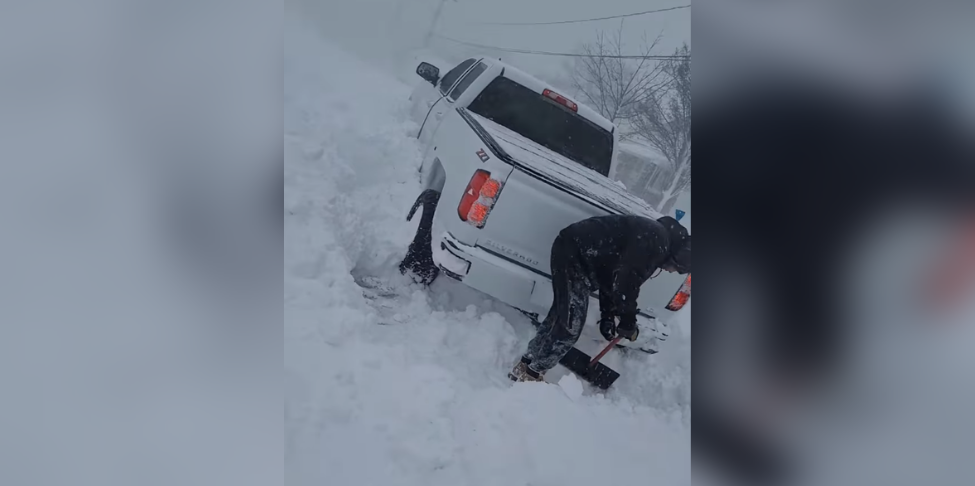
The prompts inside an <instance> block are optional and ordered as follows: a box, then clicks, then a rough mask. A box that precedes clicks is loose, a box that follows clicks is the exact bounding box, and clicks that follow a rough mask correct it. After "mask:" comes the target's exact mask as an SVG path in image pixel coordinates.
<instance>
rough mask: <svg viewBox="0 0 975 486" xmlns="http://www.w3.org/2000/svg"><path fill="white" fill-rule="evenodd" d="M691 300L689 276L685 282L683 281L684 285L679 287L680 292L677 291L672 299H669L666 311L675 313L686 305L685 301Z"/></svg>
mask: <svg viewBox="0 0 975 486" xmlns="http://www.w3.org/2000/svg"><path fill="white" fill-rule="evenodd" d="M689 300H691V276H690V275H688V276H687V280H684V284H683V285H681V286H680V290H678V291H677V295H675V296H674V298H673V299H670V303H669V304H667V310H669V311H672V312H677V311H679V310H681V309H683V308H684V306H685V305H687V301H689Z"/></svg>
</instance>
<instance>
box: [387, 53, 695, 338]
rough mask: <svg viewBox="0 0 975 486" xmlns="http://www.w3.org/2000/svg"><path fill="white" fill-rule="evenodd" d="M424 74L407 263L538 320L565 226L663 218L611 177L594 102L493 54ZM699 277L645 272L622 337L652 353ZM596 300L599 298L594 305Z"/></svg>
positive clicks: (605, 129) (612, 148)
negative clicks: (631, 323) (632, 334)
mask: <svg viewBox="0 0 975 486" xmlns="http://www.w3.org/2000/svg"><path fill="white" fill-rule="evenodd" d="M416 72H417V74H418V75H419V76H420V77H421V78H423V79H424V82H422V83H420V84H419V85H418V86H417V87H416V89H415V90H414V91H413V93H412V95H411V97H410V99H411V101H412V116H413V117H414V118H415V119H416V121H417V122H418V123H419V124H420V129H419V132H418V134H417V137H418V138H419V140H420V142H421V145H422V149H423V164H422V167H421V169H420V170H421V180H422V186H423V189H424V191H423V193H422V194H421V195H420V197H419V198H418V199H417V203H416V204H415V205H414V207H413V210H411V211H410V216H409V219H412V217H413V214H414V211H416V209H417V207H418V206H422V207H423V219H422V220H421V223H420V227H419V229H418V231H417V235H416V238H415V239H414V242H413V245H411V249H410V250H411V251H410V254H409V255H408V256H407V260H409V262H408V261H407V260H404V265H405V266H407V267H411V269H412V270H416V269H417V268H416V266H417V264H418V262H425V264H426V265H428V266H429V267H431V268H429V269H428V270H430V269H432V270H434V272H433V274H432V275H433V278H435V277H436V275H438V274H441V273H442V274H445V275H447V276H449V277H451V278H454V279H456V280H459V281H461V282H463V283H465V284H466V285H468V286H470V287H473V288H475V289H477V290H480V291H481V292H484V293H486V294H488V295H491V296H493V297H494V298H497V299H499V300H501V301H502V302H504V303H506V304H508V305H510V306H512V307H514V308H516V309H519V310H521V311H522V312H524V313H526V314H528V315H530V316H532V317H533V318H535V319H537V318H538V317H539V316H541V317H544V316H545V314H546V313H547V312H548V309H549V306H550V305H551V302H552V284H551V280H550V279H551V269H550V264H549V262H550V250H551V245H552V243H553V242H554V241H555V237H556V235H558V233H559V232H560V231H561V230H562V229H563V228H565V227H566V226H569V225H570V224H572V223H575V222H577V221H581V220H583V219H586V218H589V217H592V216H597V215H606V214H638V215H643V216H647V217H650V218H653V219H657V218H660V217H662V216H663V215H661V214H659V213H657V212H656V211H654V210H653V209H652V208H650V207H649V206H648V205H647V204H646V203H645V202H644V201H642V200H641V199H639V198H637V197H635V196H633V195H631V194H630V193H628V192H627V191H626V190H625V188H623V187H621V186H620V185H618V184H616V183H615V182H613V179H612V177H613V174H614V171H615V166H616V151H617V144H618V137H617V133H616V127H615V126H614V125H613V124H612V123H611V122H610V121H609V120H607V119H605V118H604V117H602V116H600V115H599V114H598V113H596V112H595V111H594V110H592V109H591V108H589V107H587V106H585V105H583V104H581V103H577V102H575V101H573V100H571V99H569V98H568V97H566V96H564V95H563V94H561V92H559V91H557V90H555V89H554V88H552V87H550V86H548V85H547V84H546V83H544V82H543V81H541V80H539V79H537V78H535V77H533V76H531V75H529V74H526V73H524V72H522V71H520V70H518V69H516V68H514V67H512V66H509V65H506V64H504V63H502V62H500V61H496V60H490V59H467V60H465V61H463V62H461V63H460V64H459V65H457V66H456V67H454V68H453V69H451V70H450V71H448V72H447V73H446V74H443V75H441V71H440V69H439V68H438V67H436V66H433V65H432V64H429V63H426V62H424V63H421V64H420V65H419V66H418V67H417V70H416ZM431 260H432V263H431ZM401 268H403V266H402V265H401ZM404 271H406V270H404ZM690 284H691V279H690V276H689V275H688V276H687V277H686V278H685V277H684V276H681V275H677V274H670V273H667V272H661V273H660V274H659V275H658V276H657V277H655V278H652V279H650V280H648V281H647V282H646V283H645V284H644V285H643V287H642V288H641V290H640V297H639V300H638V302H639V306H640V314H639V317H638V321H639V322H638V325H639V326H640V338H638V339H637V341H636V342H633V343H630V342H629V341H626V340H624V341H623V343H622V344H623V345H626V346H628V347H635V348H637V349H641V350H643V351H646V352H649V353H655V352H656V351H657V349H658V348H657V346H658V342H659V341H664V340H666V339H667V337H668V336H669V331H668V329H669V325H668V321H669V320H670V319H671V318H672V317H673V315H674V314H675V313H676V312H677V311H679V310H680V309H681V308H682V307H683V306H684V305H685V304H686V303H687V301H688V299H689V298H690V286H691V285H690ZM598 305H599V304H598V300H597V299H596V296H595V295H594V296H593V301H592V303H591V306H590V307H591V309H597V308H598ZM591 315H593V314H591Z"/></svg>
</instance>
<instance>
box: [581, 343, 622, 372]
mask: <svg viewBox="0 0 975 486" xmlns="http://www.w3.org/2000/svg"><path fill="white" fill-rule="evenodd" d="M622 339H623V336H616V338H615V339H613V340H612V341H610V342H609V345H607V346H606V347H605V348H604V349H603V350H602V351H601V352H600V353H599V354H597V355H596V357H595V358H593V359H592V361H590V362H589V366H592V365H594V364H596V363H598V362H599V360H601V359H603V356H606V353H608V352H609V350H610V349H613V348H614V347H616V345H617V344H619V342H620V340H622Z"/></svg>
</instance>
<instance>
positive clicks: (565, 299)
mask: <svg viewBox="0 0 975 486" xmlns="http://www.w3.org/2000/svg"><path fill="white" fill-rule="evenodd" d="M662 219H665V218H662ZM674 222H675V223H676V221H674ZM678 228H679V229H678ZM672 231H673V234H674V236H675V238H673V239H672V238H671V232H672ZM672 231H669V230H668V228H667V226H665V224H663V223H662V222H658V221H654V220H652V219H649V218H644V217H640V216H626V215H613V216H598V217H594V218H589V219H586V220H583V221H580V222H578V223H575V224H572V225H571V226H569V227H567V228H565V229H564V230H562V232H560V233H559V236H558V237H557V238H556V239H555V243H554V244H553V245H552V260H551V267H552V290H553V294H554V297H553V300H552V307H551V308H550V309H549V312H548V315H547V316H546V317H545V321H544V322H542V325H541V327H540V328H539V331H538V334H537V335H536V336H535V338H534V339H532V341H531V343H529V345H528V354H527V355H526V357H527V358H528V359H531V360H532V361H531V366H530V368H531V369H532V370H534V371H536V372H545V371H548V370H549V369H552V368H553V367H554V366H555V365H556V364H557V363H558V361H559V360H560V359H562V357H563V356H565V354H566V353H567V352H568V351H569V349H570V348H571V347H572V346H573V345H575V343H576V341H578V340H579V335H580V334H581V333H582V327H583V325H584V324H585V322H586V315H587V313H588V310H589V296H590V294H591V293H592V292H599V307H600V309H599V310H600V313H601V314H602V317H603V318H607V319H608V318H615V317H618V318H619V319H620V327H627V328H635V326H636V315H637V298H638V297H639V295H640V287H641V286H642V285H643V283H644V282H646V281H647V279H649V278H650V277H651V276H652V275H653V274H654V272H656V271H657V270H658V268H660V266H661V265H663V264H665V263H667V262H668V261H670V260H671V253H672V252H671V243H672V240H675V241H677V242H678V244H677V245H675V246H679V244H680V243H681V242H683V241H684V240H685V239H686V238H689V237H687V230H686V229H684V228H683V227H681V226H680V225H679V224H677V228H673V229H672ZM688 267H689V262H688Z"/></svg>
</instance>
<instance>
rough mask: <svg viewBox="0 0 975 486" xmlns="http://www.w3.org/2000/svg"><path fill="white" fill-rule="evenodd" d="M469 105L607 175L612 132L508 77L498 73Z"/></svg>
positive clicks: (473, 110) (499, 123)
mask: <svg viewBox="0 0 975 486" xmlns="http://www.w3.org/2000/svg"><path fill="white" fill-rule="evenodd" d="M468 109H469V110H470V111H472V112H474V113H477V114H478V115H480V116H483V117H484V118H487V119H489V120H491V121H493V122H494V123H497V124H498V125H501V126H503V127H505V128H507V129H509V130H512V131H514V132H516V133H518V134H519V135H521V136H523V137H525V138H527V139H529V140H531V141H533V142H535V143H537V144H539V145H541V146H543V147H545V148H547V149H549V150H551V151H553V152H557V153H558V154H560V155H563V156H565V157H568V158H570V159H572V160H574V161H576V162H578V163H580V164H582V165H584V166H586V167H588V168H590V169H592V170H594V171H596V172H599V173H600V174H602V175H604V176H609V168H610V164H611V162H612V159H613V135H612V134H611V133H609V132H608V131H606V130H604V129H603V128H601V127H599V126H596V125H595V124H593V123H592V122H590V121H589V120H586V119H585V118H583V117H581V116H579V115H577V114H575V113H573V112H571V111H569V110H568V109H566V108H564V107H562V106H559V105H557V104H555V103H554V102H552V101H550V100H548V99H547V98H544V97H542V95H541V94H540V93H536V92H534V91H532V90H531V89H528V88H526V87H525V86H522V85H520V84H518V83H516V82H514V81H512V80H510V79H508V78H504V77H498V78H495V79H494V81H491V83H490V84H488V85H487V87H486V88H484V91H481V93H480V94H479V95H478V96H477V98H475V99H474V101H473V102H471V104H470V106H469V107H468Z"/></svg>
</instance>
